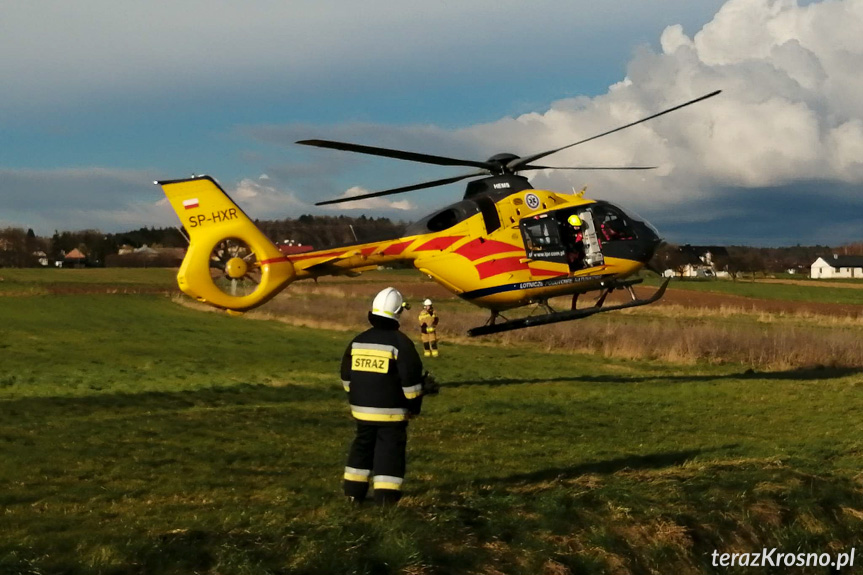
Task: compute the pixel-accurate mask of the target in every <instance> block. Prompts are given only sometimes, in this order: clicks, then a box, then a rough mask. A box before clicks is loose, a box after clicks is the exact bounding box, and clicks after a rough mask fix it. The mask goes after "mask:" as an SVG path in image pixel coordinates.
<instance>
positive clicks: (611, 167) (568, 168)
mask: <svg viewBox="0 0 863 575" xmlns="http://www.w3.org/2000/svg"><path fill="white" fill-rule="evenodd" d="M658 167H659V166H522V167H520V168H519V169H518V170H519V171H520V172H523V171H524V170H655V169H656V168H658Z"/></svg>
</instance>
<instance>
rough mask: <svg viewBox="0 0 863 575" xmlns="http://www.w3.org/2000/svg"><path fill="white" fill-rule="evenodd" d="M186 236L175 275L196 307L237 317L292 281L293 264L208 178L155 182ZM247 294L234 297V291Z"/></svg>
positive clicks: (238, 293) (213, 181)
mask: <svg viewBox="0 0 863 575" xmlns="http://www.w3.org/2000/svg"><path fill="white" fill-rule="evenodd" d="M155 183H156V184H158V185H160V186H161V187H162V189H163V190H164V192H165V195H166V196H167V197H168V200H169V201H170V202H171V207H173V208H174V211H175V212H176V214H177V216H178V217H179V218H180V221H181V222H182V224H183V227H184V228H185V229H186V232H187V233H188V234H189V248H188V250H187V251H186V256H185V258H184V259H183V263H182V265H181V266H180V270H179V272H178V273H177V282H178V283H179V286H180V289H181V290H183V292H184V293H186V294H187V295H189V296H191V297H193V298H195V299H197V300H198V301H201V302H205V303H208V304H210V305H213V306H216V307H219V308H223V309H228V310H236V311H245V310H248V309H251V308H254V307H257V306H259V305H261V304H263V303H264V302H266V301H268V300H269V299H270V298H272V297H273V296H274V295H275V294H277V293H278V292H279V291H280V290H281V289H282V288H283V287H284V286H285V285H287V284H288V283H290V282H291V281H293V280H294V279H295V277H296V273H295V271H294V266H293V264H292V263H291V262H290V261H289V260H288V258H287V257H285V256H284V255H283V254H282V253H281V252H280V251H279V248H278V247H276V246H275V245H274V244H273V243H272V242H271V241H270V240H269V239H268V238H267V237H266V236H265V235H264V234H263V232H261V231H260V230H259V229H258V228H257V226H255V224H254V223H253V222H252V220H251V219H250V218H249V217H248V216H247V215H246V214H245V213H244V212H243V210H241V209H240V207H239V206H237V204H235V203H234V201H233V200H231V198H230V197H228V194H226V193H225V191H224V190H223V189H222V188H221V187H220V186H219V184H218V183H216V181H215V180H214V179H212V178H211V177H209V176H198V177H192V178H188V179H183V180H167V181H158V182H155ZM238 284H243V285H244V286H250V287H251V288H252V289H248V290H245V289H244V290H243V291H241V292H238V290H237V285H238Z"/></svg>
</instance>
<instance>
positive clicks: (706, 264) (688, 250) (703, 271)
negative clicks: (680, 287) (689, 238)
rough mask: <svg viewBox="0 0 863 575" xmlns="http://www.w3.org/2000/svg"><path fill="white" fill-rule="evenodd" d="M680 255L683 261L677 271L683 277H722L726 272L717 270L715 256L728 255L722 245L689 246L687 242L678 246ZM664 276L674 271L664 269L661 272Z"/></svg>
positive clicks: (672, 273) (669, 275)
mask: <svg viewBox="0 0 863 575" xmlns="http://www.w3.org/2000/svg"><path fill="white" fill-rule="evenodd" d="M679 251H680V254H681V257H682V258H683V261H685V263H684V264H683V265H681V266H680V268H679V273H680V276H681V277H685V278H713V277H724V276H727V275H728V273H727V272H724V271H717V269H716V261H715V258H717V257H728V250H727V249H725V248H724V247H722V246H691V245H689V244H687V245H685V246H680V248H679ZM663 275H664V276H666V277H671V276H672V275H674V272H673V271H671V273H669V270H666V271H665V273H663Z"/></svg>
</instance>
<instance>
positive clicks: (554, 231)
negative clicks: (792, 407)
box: [519, 214, 566, 264]
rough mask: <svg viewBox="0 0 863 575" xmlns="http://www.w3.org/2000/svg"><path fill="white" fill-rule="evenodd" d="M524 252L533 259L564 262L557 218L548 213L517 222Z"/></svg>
mask: <svg viewBox="0 0 863 575" xmlns="http://www.w3.org/2000/svg"><path fill="white" fill-rule="evenodd" d="M519 226H520V227H521V236H522V238H523V239H524V248H525V253H526V255H527V257H528V258H530V259H532V260H534V261H546V262H555V263H561V264H563V263H566V251H565V249H564V246H563V241H562V240H561V237H560V229H559V226H558V222H557V220H556V219H555V218H554V217H553V216H551V215H550V214H539V215H537V216H533V217H529V218H524V219H522V220H521V222H520V223H519Z"/></svg>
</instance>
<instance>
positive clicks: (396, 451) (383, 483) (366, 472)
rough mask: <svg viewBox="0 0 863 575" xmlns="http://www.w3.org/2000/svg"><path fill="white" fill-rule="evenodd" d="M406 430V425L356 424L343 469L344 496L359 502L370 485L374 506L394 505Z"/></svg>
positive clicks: (402, 468) (402, 472)
mask: <svg viewBox="0 0 863 575" xmlns="http://www.w3.org/2000/svg"><path fill="white" fill-rule="evenodd" d="M407 427H408V424H407V422H406V421H405V422H403V423H399V424H397V425H373V424H369V423H364V422H360V421H358V422H357V434H356V437H355V438H354V441H353V443H351V450H350V452H349V453H348V464H347V466H346V467H345V495H347V496H348V497H351V498H353V499H354V500H356V501H362V500H363V499H365V497H366V495H367V494H368V491H369V483H371V484H372V486H373V487H374V498H375V502H376V503H381V504H387V503H395V502H396V501H398V500H399V499H400V498H401V495H402V482H403V481H404V477H405V454H406V451H407V440H408V435H407Z"/></svg>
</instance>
